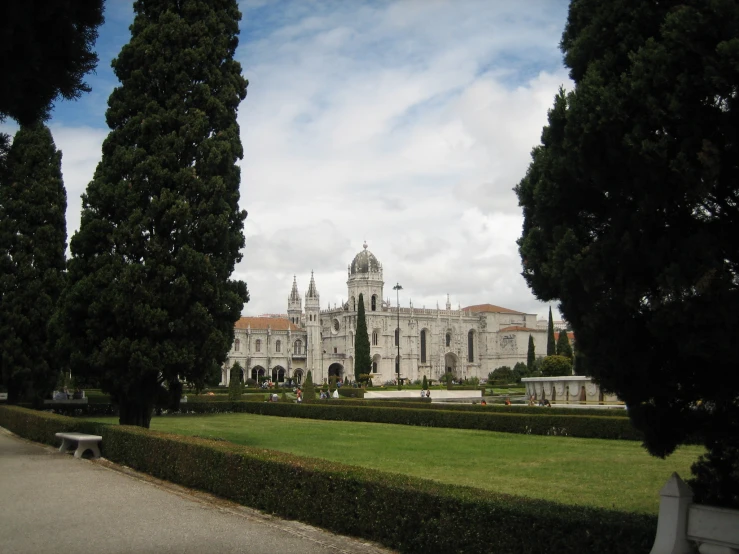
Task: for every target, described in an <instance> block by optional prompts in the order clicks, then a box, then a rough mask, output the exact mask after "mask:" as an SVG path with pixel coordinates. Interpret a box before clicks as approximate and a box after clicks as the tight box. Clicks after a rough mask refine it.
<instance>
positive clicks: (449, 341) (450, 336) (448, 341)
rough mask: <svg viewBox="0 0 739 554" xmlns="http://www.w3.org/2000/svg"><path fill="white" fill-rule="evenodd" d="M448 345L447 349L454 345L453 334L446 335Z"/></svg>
mask: <svg viewBox="0 0 739 554" xmlns="http://www.w3.org/2000/svg"><path fill="white" fill-rule="evenodd" d="M446 345H447V347H449V346H451V345H452V334H451V333H447V334H446Z"/></svg>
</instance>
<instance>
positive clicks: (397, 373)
mask: <svg viewBox="0 0 739 554" xmlns="http://www.w3.org/2000/svg"><path fill="white" fill-rule="evenodd" d="M395 374H396V375H400V358H398V357H397V356H395Z"/></svg>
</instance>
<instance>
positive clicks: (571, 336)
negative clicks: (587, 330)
mask: <svg viewBox="0 0 739 554" xmlns="http://www.w3.org/2000/svg"><path fill="white" fill-rule="evenodd" d="M567 338H568V339H570V342H572V341H573V340H575V333H573V332H572V331H567ZM557 339H559V331H555V332H554V340H557Z"/></svg>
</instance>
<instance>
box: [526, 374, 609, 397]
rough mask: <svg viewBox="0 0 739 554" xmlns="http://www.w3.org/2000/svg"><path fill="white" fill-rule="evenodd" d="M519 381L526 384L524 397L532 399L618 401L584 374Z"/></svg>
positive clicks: (531, 378)
mask: <svg viewBox="0 0 739 554" xmlns="http://www.w3.org/2000/svg"><path fill="white" fill-rule="evenodd" d="M521 382H522V383H524V385H526V397H527V398H531V397H532V396H533V397H534V400H543V399H547V400H550V401H551V402H553V403H554V402H556V403H568V402H573V403H574V402H585V403H591V404H592V403H595V404H599V403H601V402H603V403H606V402H607V403H610V404H614V403H619V404H623V402H621V400H619V398H618V397H617V396H616V395H614V394H606V393H603V392H602V391H601V389H600V386H598V384H597V383H594V382H593V380H592V379H591V378H590V377H586V376H584V375H567V376H564V377H524V378H523V379H521Z"/></svg>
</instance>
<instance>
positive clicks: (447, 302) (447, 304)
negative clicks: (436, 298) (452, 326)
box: [446, 294, 452, 310]
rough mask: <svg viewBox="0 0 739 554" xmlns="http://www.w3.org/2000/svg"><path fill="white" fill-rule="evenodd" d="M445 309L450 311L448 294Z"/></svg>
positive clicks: (450, 304) (450, 305)
mask: <svg viewBox="0 0 739 554" xmlns="http://www.w3.org/2000/svg"><path fill="white" fill-rule="evenodd" d="M446 309H447V310H451V309H452V303H451V302H449V294H447V295H446Z"/></svg>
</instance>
